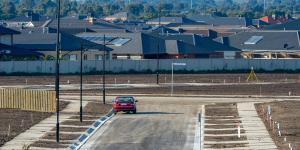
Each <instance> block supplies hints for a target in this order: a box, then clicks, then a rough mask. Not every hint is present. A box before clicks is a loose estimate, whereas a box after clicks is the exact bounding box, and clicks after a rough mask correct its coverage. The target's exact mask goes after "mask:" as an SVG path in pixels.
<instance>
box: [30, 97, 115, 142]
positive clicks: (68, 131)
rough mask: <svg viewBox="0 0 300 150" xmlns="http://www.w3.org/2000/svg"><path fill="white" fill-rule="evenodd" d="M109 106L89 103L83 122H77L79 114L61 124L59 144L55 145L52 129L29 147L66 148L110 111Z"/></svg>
mask: <svg viewBox="0 0 300 150" xmlns="http://www.w3.org/2000/svg"><path fill="white" fill-rule="evenodd" d="M111 108H112V106H111V105H110V104H106V105H104V104H102V103H98V102H89V103H88V104H87V105H86V106H85V107H84V110H83V111H84V116H83V121H82V122H80V121H79V114H76V115H74V116H72V117H70V118H69V120H67V121H64V122H62V123H61V128H60V132H61V134H60V141H61V142H60V143H56V141H55V140H56V132H55V131H56V128H53V129H52V131H51V132H48V133H45V135H44V136H43V137H42V138H41V139H40V140H39V141H36V142H35V143H33V144H32V145H31V147H39V148H68V147H69V145H70V144H72V142H73V141H74V140H76V139H77V138H78V137H79V136H80V135H81V133H83V132H84V131H86V130H87V129H88V127H89V126H90V125H92V124H93V123H94V122H95V120H96V119H99V118H100V117H102V116H104V115H105V114H107V113H108V112H109V111H110V110H111Z"/></svg>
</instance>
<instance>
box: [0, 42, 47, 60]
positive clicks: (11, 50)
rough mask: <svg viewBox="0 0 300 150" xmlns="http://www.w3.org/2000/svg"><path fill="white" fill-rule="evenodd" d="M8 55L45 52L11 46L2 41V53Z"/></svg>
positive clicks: (0, 52)
mask: <svg viewBox="0 0 300 150" xmlns="http://www.w3.org/2000/svg"><path fill="white" fill-rule="evenodd" d="M3 54H4V55H8V56H37V57H39V56H42V55H43V54H41V53H39V52H34V51H31V50H28V49H23V48H19V47H15V46H9V45H5V44H1V43H0V55H3Z"/></svg>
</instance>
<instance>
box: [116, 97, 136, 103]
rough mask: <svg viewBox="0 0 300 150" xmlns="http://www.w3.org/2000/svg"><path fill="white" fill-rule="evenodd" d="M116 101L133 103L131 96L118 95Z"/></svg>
mask: <svg viewBox="0 0 300 150" xmlns="http://www.w3.org/2000/svg"><path fill="white" fill-rule="evenodd" d="M117 99H118V102H119V103H133V101H134V100H133V98H132V97H118V98H117Z"/></svg>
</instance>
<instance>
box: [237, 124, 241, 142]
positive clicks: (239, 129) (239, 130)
mask: <svg viewBox="0 0 300 150" xmlns="http://www.w3.org/2000/svg"><path fill="white" fill-rule="evenodd" d="M237 130H238V138H241V127H240V123H238V124H237Z"/></svg>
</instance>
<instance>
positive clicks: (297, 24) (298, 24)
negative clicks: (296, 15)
mask: <svg viewBox="0 0 300 150" xmlns="http://www.w3.org/2000/svg"><path fill="white" fill-rule="evenodd" d="M263 30H300V19H297V20H294V21H291V22H288V23H285V24H275V25H270V26H266V27H264V28H263Z"/></svg>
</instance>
